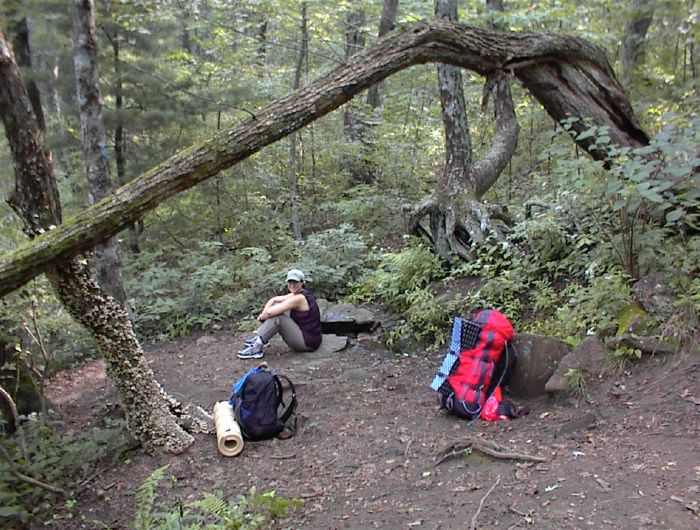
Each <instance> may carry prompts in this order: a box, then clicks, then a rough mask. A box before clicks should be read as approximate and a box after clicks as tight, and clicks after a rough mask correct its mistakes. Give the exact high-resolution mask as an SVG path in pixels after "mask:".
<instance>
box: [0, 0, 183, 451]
mask: <svg viewBox="0 0 700 530" xmlns="http://www.w3.org/2000/svg"><path fill="white" fill-rule="evenodd" d="M86 1H89V0H86ZM0 115H1V117H2V121H3V125H4V126H5V133H6V135H7V139H8V142H9V145H10V150H11V152H12V157H13V161H14V165H15V183H16V186H15V193H14V195H13V197H12V200H11V201H10V202H11V205H12V206H13V208H14V210H15V212H16V213H17V214H18V215H19V216H20V217H21V218H22V220H23V222H24V229H25V232H26V233H27V235H28V236H29V237H30V238H32V237H34V236H35V235H37V234H40V233H42V232H45V231H47V230H50V229H51V228H52V227H53V226H55V225H58V224H60V223H61V214H60V199H59V195H58V190H57V187H56V179H55V177H54V173H53V167H52V164H51V157H50V154H49V153H48V151H47V150H46V148H45V146H44V140H43V136H42V134H41V130H40V129H39V125H38V123H37V120H36V117H35V114H34V112H33V110H32V106H31V103H30V101H29V98H28V95H27V92H26V90H25V88H24V86H23V84H22V80H21V76H20V73H19V70H18V69H17V65H16V63H15V60H14V56H13V53H12V49H11V47H10V46H9V43H8V40H7V37H6V35H5V32H4V30H3V29H2V28H0ZM46 272H47V275H48V277H49V280H50V282H51V285H52V286H53V287H54V289H55V290H56V292H57V294H58V296H59V298H60V300H61V302H62V303H63V304H64V306H65V307H66V308H67V309H68V311H69V312H70V313H71V315H72V316H73V317H74V318H75V319H76V320H78V321H79V322H81V323H82V324H83V325H85V326H86V327H87V328H88V329H89V331H90V332H91V333H92V335H93V337H94V338H95V339H96V341H97V343H98V344H99V346H100V350H101V353H102V354H103V356H104V358H105V361H106V363H107V373H108V375H109V376H110V377H111V378H112V380H113V381H114V383H115V386H116V387H117V390H118V392H119V396H120V400H121V403H122V406H123V408H124V411H125V413H126V418H127V425H128V428H129V431H130V432H131V433H132V434H133V435H134V436H135V437H136V438H137V439H138V440H139V441H140V442H141V443H142V444H143V445H144V447H145V448H146V449H147V450H152V449H155V448H157V447H163V448H165V449H167V450H169V451H171V452H175V453H179V452H182V451H183V450H185V449H186V448H187V447H188V446H189V445H190V444H191V443H192V440H193V439H192V436H191V435H190V434H188V433H187V432H185V430H184V429H183V428H182V427H181V426H180V425H179V423H178V415H181V414H182V407H181V405H180V404H179V403H178V402H177V401H175V400H174V399H172V398H170V397H169V396H168V395H167V394H166V393H165V391H164V390H163V389H162V387H161V386H160V384H159V383H158V382H157V381H156V380H155V377H154V374H153V371H152V370H151V368H150V367H149V366H148V364H147V363H146V361H145V359H144V356H143V351H142V350H141V347H140V345H139V343H138V340H137V339H136V336H135V335H134V332H133V329H132V326H131V321H130V319H129V315H128V314H127V312H126V310H125V309H124V308H123V307H122V306H121V305H120V304H119V303H118V302H117V301H116V300H115V299H114V298H112V297H111V296H110V295H108V294H107V293H106V292H105V291H103V290H102V289H101V288H100V287H99V285H97V283H96V282H94V281H93V280H92V279H91V277H90V273H89V270H88V269H87V267H86V266H84V265H83V264H82V263H81V260H80V259H79V258H77V257H74V258H72V259H71V260H68V261H63V262H61V263H59V264H55V265H54V266H53V267H52V268H50V269H48V270H47V271H46Z"/></svg>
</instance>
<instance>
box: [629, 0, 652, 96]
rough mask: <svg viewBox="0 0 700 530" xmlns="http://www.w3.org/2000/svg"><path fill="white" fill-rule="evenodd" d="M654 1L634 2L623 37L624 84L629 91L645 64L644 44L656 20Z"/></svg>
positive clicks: (641, 0)
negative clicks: (637, 73)
mask: <svg viewBox="0 0 700 530" xmlns="http://www.w3.org/2000/svg"><path fill="white" fill-rule="evenodd" d="M655 4H656V2H655V1H654V0H634V3H633V5H632V13H631V16H630V20H629V21H628V22H627V26H626V27H625V34H624V35H623V36H622V82H623V84H624V85H625V86H626V87H627V88H628V89H629V87H630V85H631V84H632V80H633V78H634V73H635V70H637V68H639V67H640V66H641V65H642V64H643V63H644V43H645V41H646V38H647V31H649V26H650V25H651V21H652V20H653V19H654V7H655Z"/></svg>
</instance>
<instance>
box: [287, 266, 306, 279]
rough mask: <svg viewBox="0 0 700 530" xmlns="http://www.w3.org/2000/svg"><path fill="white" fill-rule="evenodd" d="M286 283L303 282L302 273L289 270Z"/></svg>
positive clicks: (296, 270) (297, 270)
mask: <svg viewBox="0 0 700 530" xmlns="http://www.w3.org/2000/svg"><path fill="white" fill-rule="evenodd" d="M287 281H294V282H303V281H304V273H303V272H301V271H300V270H299V269H290V270H289V272H287Z"/></svg>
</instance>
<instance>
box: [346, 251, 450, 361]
mask: <svg viewBox="0 0 700 530" xmlns="http://www.w3.org/2000/svg"><path fill="white" fill-rule="evenodd" d="M378 261H379V263H378V266H377V267H376V268H375V269H374V270H372V271H370V272H367V273H366V274H365V275H364V276H363V277H362V279H361V280H360V281H359V282H358V283H356V284H355V285H353V286H352V287H353V290H352V292H351V294H350V296H349V298H350V299H351V300H352V301H355V302H361V303H362V302H364V303H367V302H374V301H378V302H381V303H383V304H385V305H386V306H387V307H388V308H389V309H391V310H392V311H396V312H398V313H401V314H402V316H403V317H404V320H403V321H402V322H401V323H399V325H398V326H396V327H395V328H394V329H392V331H391V332H390V334H389V336H388V341H387V342H388V345H389V346H390V347H393V346H396V345H398V344H399V343H400V342H401V341H402V340H404V339H409V338H410V339H412V340H418V341H421V342H422V341H426V342H433V343H436V344H439V343H441V342H442V341H443V340H444V335H445V333H444V331H445V327H446V326H447V325H449V322H450V320H451V318H452V314H453V310H454V308H455V307H456V306H457V304H458V303H459V301H458V300H445V299H443V298H439V297H437V296H436V295H435V293H434V292H432V290H431V289H430V288H429V284H430V283H431V282H432V281H434V280H438V279H441V278H443V277H444V276H445V273H444V271H443V269H442V264H441V262H440V259H439V258H438V257H437V256H435V255H434V254H433V253H432V252H430V250H428V249H427V248H426V247H425V246H424V245H422V244H420V243H418V242H416V241H413V242H411V244H410V245H409V247H407V248H406V249H404V250H402V251H400V252H396V253H391V252H390V253H385V254H382V255H381V256H379V258H378Z"/></svg>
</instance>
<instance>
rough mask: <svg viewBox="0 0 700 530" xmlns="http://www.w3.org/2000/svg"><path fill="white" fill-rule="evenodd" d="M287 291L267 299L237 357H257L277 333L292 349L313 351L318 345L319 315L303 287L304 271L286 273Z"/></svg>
mask: <svg viewBox="0 0 700 530" xmlns="http://www.w3.org/2000/svg"><path fill="white" fill-rule="evenodd" d="M287 290H288V291H289V293H287V294H285V295H282V296H274V297H272V298H270V299H269V300H268V301H267V303H266V304H265V307H263V310H262V312H261V313H260V314H259V315H258V321H259V322H261V325H260V327H259V328H258V330H257V331H256V333H255V337H253V338H252V339H248V340H247V341H246V342H245V343H246V348H245V349H243V350H241V351H239V352H238V357H239V358H241V359H260V358H261V357H262V356H263V347H264V346H265V345H266V344H267V343H268V341H269V340H270V339H271V338H272V337H274V336H275V335H276V334H277V333H279V334H280V336H281V337H282V340H284V342H286V343H287V345H289V346H290V347H291V348H292V349H293V350H295V351H314V350H316V349H317V348H318V347H319V346H320V345H321V338H322V335H321V314H320V312H319V309H318V305H317V304H316V300H315V299H314V297H313V295H312V294H311V293H310V292H309V291H307V290H306V289H304V273H303V272H301V271H300V270H298V269H291V270H290V271H289V272H287Z"/></svg>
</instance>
